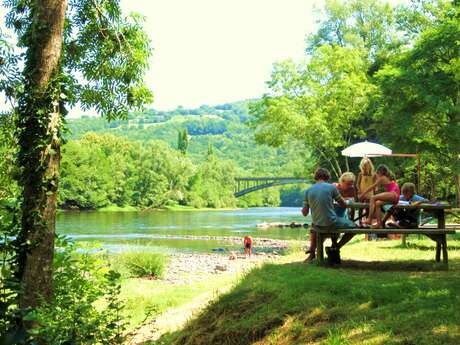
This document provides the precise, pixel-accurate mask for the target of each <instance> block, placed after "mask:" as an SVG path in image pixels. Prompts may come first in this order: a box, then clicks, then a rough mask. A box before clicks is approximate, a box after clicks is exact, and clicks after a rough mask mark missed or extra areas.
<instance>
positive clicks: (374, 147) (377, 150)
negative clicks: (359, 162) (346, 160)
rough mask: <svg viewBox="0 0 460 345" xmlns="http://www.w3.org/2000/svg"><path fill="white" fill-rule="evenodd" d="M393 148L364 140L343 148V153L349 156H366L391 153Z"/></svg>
mask: <svg viewBox="0 0 460 345" xmlns="http://www.w3.org/2000/svg"><path fill="white" fill-rule="evenodd" d="M391 152H392V151H391V149H389V148H388V147H385V146H383V145H380V144H376V143H371V142H369V141H367V140H366V141H363V142H361V143H356V144H353V145H351V146H348V147H347V148H346V149H344V150H342V155H343V156H347V157H364V156H373V157H376V156H384V155H391Z"/></svg>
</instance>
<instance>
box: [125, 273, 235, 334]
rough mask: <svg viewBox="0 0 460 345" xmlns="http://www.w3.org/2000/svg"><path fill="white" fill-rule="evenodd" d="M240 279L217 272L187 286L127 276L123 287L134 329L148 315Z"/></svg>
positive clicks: (150, 315)
mask: <svg viewBox="0 0 460 345" xmlns="http://www.w3.org/2000/svg"><path fill="white" fill-rule="evenodd" d="M237 279H238V276H237V275H235V274H233V275H230V274H228V275H219V276H217V275H216V276H211V277H210V278H209V279H207V280H205V281H201V282H194V283H191V284H183V285H171V284H170V283H168V282H164V281H158V280H148V279H140V278H132V279H126V280H124V281H123V283H122V290H121V291H122V294H121V299H122V301H123V302H124V305H125V309H124V314H125V317H126V320H127V321H128V323H129V327H130V328H133V327H136V326H139V324H140V323H142V322H143V321H144V320H145V319H146V318H148V319H151V318H154V317H155V315H156V314H160V313H162V312H164V311H166V310H167V309H169V308H174V307H178V306H181V305H183V304H186V303H188V302H190V301H191V300H193V299H194V298H195V297H198V296H200V295H202V294H204V293H214V292H216V291H217V290H218V289H220V288H222V287H227V286H229V285H231V284H233V283H234V282H235V281H237Z"/></svg>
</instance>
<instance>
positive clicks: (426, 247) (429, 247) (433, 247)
mask: <svg viewBox="0 0 460 345" xmlns="http://www.w3.org/2000/svg"><path fill="white" fill-rule="evenodd" d="M447 248H448V250H460V246H455V245H449V243H447ZM381 249H418V250H426V251H428V250H432V251H434V250H436V243H435V242H433V244H432V245H426V244H420V243H414V242H407V243H406V244H399V245H396V246H393V247H381Z"/></svg>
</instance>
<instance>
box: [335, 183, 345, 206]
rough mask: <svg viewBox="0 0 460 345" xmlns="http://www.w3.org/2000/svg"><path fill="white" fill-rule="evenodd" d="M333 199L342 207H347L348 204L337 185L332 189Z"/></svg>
mask: <svg viewBox="0 0 460 345" xmlns="http://www.w3.org/2000/svg"><path fill="white" fill-rule="evenodd" d="M332 199H333V200H335V201H336V202H337V203H338V204H339V206H340V207H342V208H346V207H347V204H346V202H345V200H343V198H342V196H341V195H340V193H339V190H338V189H337V187H335V188H334V190H333V191H332Z"/></svg>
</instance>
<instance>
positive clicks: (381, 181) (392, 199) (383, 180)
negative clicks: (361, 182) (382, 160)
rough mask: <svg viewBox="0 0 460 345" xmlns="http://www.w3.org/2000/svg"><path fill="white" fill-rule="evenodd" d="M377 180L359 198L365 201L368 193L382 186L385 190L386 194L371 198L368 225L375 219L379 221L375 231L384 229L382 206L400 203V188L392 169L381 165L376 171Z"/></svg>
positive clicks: (374, 226)
mask: <svg viewBox="0 0 460 345" xmlns="http://www.w3.org/2000/svg"><path fill="white" fill-rule="evenodd" d="M376 178H377V180H376V181H375V183H373V184H372V185H371V186H369V187H368V188H367V189H366V190H364V191H362V192H361V194H360V196H359V198H360V199H363V198H365V197H366V195H367V193H369V192H370V191H371V190H374V189H375V188H377V187H380V186H382V187H383V188H384V189H385V192H383V193H379V194H376V195H373V196H371V198H370V202H369V203H370V205H369V220H368V223H370V222H371V220H372V219H373V218H374V213H375V218H376V219H377V223H376V224H375V225H373V226H372V227H373V228H374V229H378V228H383V223H382V214H381V212H382V211H381V209H380V206H382V205H383V204H385V203H392V204H397V203H398V201H399V196H400V194H401V193H400V191H399V186H398V184H397V183H396V181H395V180H394V178H393V175H392V174H391V172H390V169H388V167H387V166H386V165H384V164H382V165H380V166H379V167H378V168H377V171H376Z"/></svg>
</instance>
